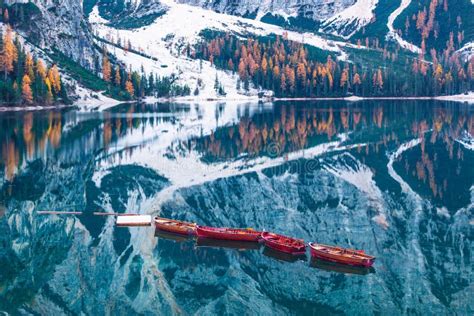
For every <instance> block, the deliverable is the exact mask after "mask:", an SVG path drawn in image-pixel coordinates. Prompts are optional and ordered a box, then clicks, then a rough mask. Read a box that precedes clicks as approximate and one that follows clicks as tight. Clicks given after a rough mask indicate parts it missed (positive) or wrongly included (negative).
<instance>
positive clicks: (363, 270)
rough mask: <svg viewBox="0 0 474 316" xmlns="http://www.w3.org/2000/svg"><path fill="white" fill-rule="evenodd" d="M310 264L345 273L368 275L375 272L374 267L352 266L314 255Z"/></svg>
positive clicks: (320, 268) (317, 267) (314, 266)
mask: <svg viewBox="0 0 474 316" xmlns="http://www.w3.org/2000/svg"><path fill="white" fill-rule="evenodd" d="M310 266H311V267H312V268H316V269H319V270H325V271H328V272H336V273H344V274H359V275H366V274H370V273H375V269H374V267H363V266H362V267H361V266H352V265H347V264H342V263H338V262H332V261H327V260H323V259H319V258H314V257H312V258H311V262H310Z"/></svg>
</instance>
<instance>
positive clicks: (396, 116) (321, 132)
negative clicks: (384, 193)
mask: <svg viewBox="0 0 474 316" xmlns="http://www.w3.org/2000/svg"><path fill="white" fill-rule="evenodd" d="M453 115H454V114H453V112H452V111H451V109H449V108H434V110H433V108H429V107H422V109H421V111H420V110H419V109H417V108H416V107H414V106H413V104H405V105H402V104H400V103H398V104H393V105H392V106H382V105H378V106H374V105H369V106H365V107H358V106H351V107H345V106H339V107H338V106H318V107H316V106H314V107H307V106H305V107H299V106H298V105H289V106H281V107H276V109H275V112H274V113H272V114H268V113H266V114H257V115H254V116H252V117H250V116H248V115H247V116H243V117H242V118H241V120H240V122H239V124H237V125H233V126H227V127H223V128H219V129H218V130H216V131H215V132H214V133H213V134H211V135H210V136H209V137H204V138H198V139H194V140H193V141H192V142H191V143H192V144H195V146H196V149H197V150H198V151H200V152H202V153H203V154H204V155H205V156H206V157H208V158H212V159H227V158H235V157H237V156H239V155H242V154H246V155H250V156H259V155H265V154H266V153H267V147H268V146H269V144H271V145H272V146H274V147H275V146H276V147H278V148H279V149H280V151H281V153H282V154H283V153H287V152H291V151H295V150H300V149H304V148H307V147H309V146H312V145H314V144H315V143H320V142H324V141H326V140H331V139H333V137H334V135H336V134H338V133H343V132H358V133H359V134H362V136H361V137H359V138H363V133H364V131H367V135H370V139H369V141H368V145H367V146H364V147H365V149H364V150H363V149H362V148H359V152H364V151H365V153H366V154H367V155H369V154H370V153H378V152H380V151H381V150H386V149H387V147H388V146H392V147H393V144H395V145H398V143H399V140H400V139H407V138H418V137H423V139H424V134H425V133H426V131H428V130H430V129H432V130H434V131H435V132H434V133H433V134H432V135H431V137H432V138H434V139H437V138H438V137H441V135H442V140H443V142H444V144H445V146H446V147H447V148H448V149H449V150H452V145H453V142H454V140H455V139H456V138H458V137H459V136H460V134H461V132H462V131H463V130H472V126H471V125H472V118H469V120H470V122H471V123H469V124H468V123H467V120H468V118H467V117H468V115H466V114H460V115H456V119H457V124H455V123H454V122H452V120H453ZM445 129H448V130H449V131H447V132H443V131H444V130H445ZM363 142H364V143H367V142H366V141H365V140H364V141H363ZM422 146H425V144H424V141H423V144H422ZM451 157H452V156H451Z"/></svg>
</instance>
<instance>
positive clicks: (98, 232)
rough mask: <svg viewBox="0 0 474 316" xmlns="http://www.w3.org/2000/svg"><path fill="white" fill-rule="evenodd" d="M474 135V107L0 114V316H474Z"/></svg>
mask: <svg viewBox="0 0 474 316" xmlns="http://www.w3.org/2000/svg"><path fill="white" fill-rule="evenodd" d="M473 135H474V110H473V108H472V106H469V105H466V104H458V103H448V102H435V101H383V102H382V101H362V102H353V103H346V102H335V101H327V102H326V101H324V102H322V101H319V102H303V101H301V102H276V103H264V104H262V103H260V104H258V103H249V104H235V103H202V104H176V103H169V104H149V105H147V104H125V105H120V106H117V107H114V108H112V109H109V110H107V111H105V112H102V113H83V112H79V111H76V110H67V111H57V112H50V111H36V112H4V113H1V114H0V153H1V155H0V156H1V157H2V159H1V160H0V267H1V269H0V312H2V311H4V312H6V313H9V314H12V315H17V314H21V315H27V314H36V315H63V314H65V315H81V314H86V315H134V314H140V315H153V314H159V315H189V314H196V315H216V314H217V315H239V314H240V315H250V314H254V315H280V314H281V315H333V314H348V315H373V314H376V315H380V314H382V315H405V314H406V315H440V314H458V315H472V314H473V313H474V307H473V306H474V305H473V303H472V302H473V301H474V295H473V293H474V281H473V280H474V279H473V275H474V274H473V262H474V257H473V256H474V255H473V250H474V233H473V228H474V204H473V203H474V138H473ZM42 210H53V211H54V210H57V211H73V210H74V211H80V212H83V215H80V216H73V215H69V216H65V215H61V216H50V215H39V214H37V212H38V211H42ZM96 211H100V212H117V213H142V214H152V215H159V216H162V217H169V218H175V219H182V220H187V221H193V222H197V223H199V224H202V225H210V226H226V227H253V228H255V229H259V230H268V231H274V232H277V233H281V234H286V235H289V236H294V237H297V238H302V239H305V240H306V241H316V242H321V243H325V244H332V245H339V246H343V247H351V248H357V249H364V250H365V251H366V252H367V253H369V254H372V255H374V256H376V257H377V260H376V261H375V264H374V267H373V269H361V268H354V267H347V266H341V265H336V264H331V263H327V262H321V261H314V260H310V259H309V257H299V258H292V257H288V256H285V255H282V254H280V253H276V252H274V251H269V250H268V249H264V248H262V247H258V246H256V247H254V246H249V245H242V244H233V243H216V242H211V241H205V240H204V241H203V240H200V241H196V240H194V239H187V238H177V237H176V236H170V235H166V234H163V233H156V232H155V230H154V229H153V228H152V227H149V228H148V227H145V228H118V227H115V226H114V219H113V218H112V217H97V216H93V215H92V213H93V212H96Z"/></svg>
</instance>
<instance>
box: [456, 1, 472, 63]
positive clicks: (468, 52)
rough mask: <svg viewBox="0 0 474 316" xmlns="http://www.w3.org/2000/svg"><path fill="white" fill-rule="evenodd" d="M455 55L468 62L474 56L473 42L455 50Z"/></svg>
mask: <svg viewBox="0 0 474 316" xmlns="http://www.w3.org/2000/svg"><path fill="white" fill-rule="evenodd" d="M472 1H474V0H472ZM457 53H458V54H460V55H461V57H462V58H463V59H464V60H469V59H470V58H471V57H473V56H474V42H469V43H466V44H464V46H463V47H461V48H460V49H458V50H457Z"/></svg>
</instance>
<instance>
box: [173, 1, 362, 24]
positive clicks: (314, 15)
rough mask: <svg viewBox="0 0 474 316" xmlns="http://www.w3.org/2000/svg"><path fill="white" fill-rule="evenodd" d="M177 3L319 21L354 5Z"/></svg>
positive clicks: (286, 2)
mask: <svg viewBox="0 0 474 316" xmlns="http://www.w3.org/2000/svg"><path fill="white" fill-rule="evenodd" d="M178 2H180V3H187V4H191V5H197V6H201V7H203V8H207V9H212V10H215V11H217V12H222V13H227V14H233V15H241V16H249V17H257V16H258V17H262V16H264V15H266V14H267V13H269V14H273V15H277V16H282V17H288V16H291V17H295V18H296V17H302V18H307V19H311V20H315V21H320V20H323V19H326V18H329V17H331V16H333V15H334V14H336V13H338V12H340V11H342V10H343V9H345V8H347V7H348V6H350V5H352V4H354V3H355V0H331V1H324V0H264V1H252V0H243V1H241V0H223V1H222V0H211V1H208V0H178Z"/></svg>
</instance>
